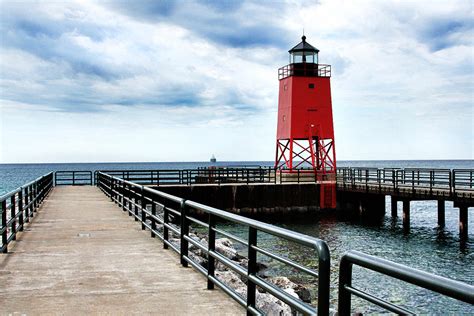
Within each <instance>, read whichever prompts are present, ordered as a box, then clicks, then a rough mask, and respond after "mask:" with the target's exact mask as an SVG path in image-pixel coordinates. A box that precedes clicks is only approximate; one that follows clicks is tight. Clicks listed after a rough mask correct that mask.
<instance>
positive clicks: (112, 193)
mask: <svg viewBox="0 0 474 316" xmlns="http://www.w3.org/2000/svg"><path fill="white" fill-rule="evenodd" d="M110 200H111V201H112V202H113V201H114V178H112V177H110Z"/></svg>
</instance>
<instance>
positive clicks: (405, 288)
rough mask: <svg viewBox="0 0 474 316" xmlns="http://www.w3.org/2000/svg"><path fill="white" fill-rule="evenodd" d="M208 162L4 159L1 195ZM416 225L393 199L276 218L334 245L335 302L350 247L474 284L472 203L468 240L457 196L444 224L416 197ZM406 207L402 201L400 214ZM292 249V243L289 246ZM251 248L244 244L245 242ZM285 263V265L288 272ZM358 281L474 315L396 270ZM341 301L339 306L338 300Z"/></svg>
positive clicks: (277, 246) (435, 308) (408, 303)
mask: <svg viewBox="0 0 474 316" xmlns="http://www.w3.org/2000/svg"><path fill="white" fill-rule="evenodd" d="M208 165H209V163H208V162H182V163H168V162H166V163H165V162H163V163H83V164H82V163H80V164H66V163H65V164H0V194H4V193H6V192H8V191H10V190H13V189H15V188H17V187H19V186H21V185H22V184H24V183H26V182H28V181H31V180H34V179H35V178H37V177H39V176H41V175H43V174H45V173H47V172H49V171H55V170H91V171H94V170H104V169H108V170H110V169H184V168H197V167H198V166H208ZM218 165H225V166H227V165H233V166H244V165H245V166H250V165H262V166H271V165H272V162H265V161H263V162H262V161H256V162H220V163H218ZM338 165H339V166H341V167H346V166H351V167H398V168H406V167H414V168H449V169H455V168H468V169H474V161H473V160H454V161H447V160H444V161H340V162H339V163H338ZM411 209H412V212H411V230H410V233H409V234H404V233H403V228H402V222H401V216H399V217H398V218H397V219H392V218H391V217H390V199H388V198H387V203H386V214H387V215H386V216H385V217H384V218H383V219H382V220H381V221H379V222H376V223H374V222H370V223H369V222H365V221H362V220H355V221H354V220H351V221H349V220H343V219H341V217H340V216H338V215H320V216H314V217H313V218H305V219H304V220H301V219H299V220H296V219H295V220H293V221H288V220H286V221H285V222H281V221H277V220H275V221H272V220H271V219H267V221H268V222H270V223H272V224H275V225H278V226H281V227H285V228H288V229H291V230H295V231H298V232H301V233H304V234H307V235H311V236H315V237H317V238H321V239H323V240H325V241H326V242H327V243H328V245H329V248H330V251H331V260H332V263H331V265H332V275H331V282H332V287H333V288H332V293H331V301H332V303H333V304H335V302H336V300H337V290H336V286H337V271H338V262H339V259H340V258H341V256H342V255H343V254H344V253H345V252H346V251H348V250H359V251H363V252H365V253H368V254H371V255H376V256H379V257H382V258H385V259H388V260H393V261H396V262H398V263H402V264H406V265H408V266H410V267H414V268H419V269H422V270H425V271H428V272H432V273H435V274H438V275H441V276H445V277H449V278H453V279H457V280H461V281H464V282H467V283H469V284H472V285H474V251H473V250H474V213H473V212H472V208H471V209H469V228H470V231H469V238H468V241H467V242H460V240H459V236H458V218H459V210H458V209H457V208H454V207H453V205H452V203H451V202H447V203H446V227H445V228H444V229H438V228H437V219H436V218H437V215H436V202H434V201H419V202H412V204H411ZM400 213H401V210H400V207H399V214H400ZM219 225H220V226H221V228H223V229H225V230H227V231H230V232H233V233H235V234H237V235H239V236H241V237H243V238H245V237H246V231H245V230H244V229H243V228H241V227H238V226H235V225H230V224H226V223H220V224H219ZM259 244H261V245H263V246H264V247H266V248H270V249H272V250H273V251H275V252H279V253H281V254H284V255H286V256H289V257H291V258H293V259H295V260H297V261H299V262H302V263H306V264H312V263H315V262H316V259H315V258H314V254H313V253H310V252H309V251H307V250H306V249H301V248H300V247H298V246H297V245H290V244H288V243H286V242H282V241H281V240H276V239H275V238H273V237H271V236H267V235H259ZM289 249H290V250H289ZM242 251H243V249H242ZM259 260H262V261H264V262H266V263H267V264H268V265H269V269H268V270H267V272H266V273H268V274H270V275H278V274H281V273H282V272H284V273H285V274H289V275H291V276H292V278H293V279H295V280H297V281H299V282H302V283H305V284H307V285H309V286H311V284H314V283H315V282H316V281H315V280H311V279H308V278H306V277H303V276H300V275H298V274H297V273H296V272H295V271H287V270H285V268H283V267H281V266H280V265H279V264H278V263H275V262H272V261H269V260H268V259H266V258H264V257H262V258H260V257H259ZM283 270H284V271H283ZM354 273H355V281H354V282H353V284H354V285H355V286H356V287H359V288H363V289H366V290H367V291H369V292H371V293H373V294H377V295H380V296H383V297H384V298H388V299H390V300H391V301H392V302H394V303H397V304H401V305H403V306H405V307H407V308H409V309H414V310H415V311H417V312H418V313H429V314H474V308H473V306H471V305H468V304H464V303H459V302H457V301H455V300H452V299H448V298H443V297H441V296H439V295H436V294H434V293H431V292H429V291H426V290H423V289H418V288H416V287H413V286H409V285H405V284H403V283H401V282H398V281H396V280H393V279H391V278H389V277H384V276H381V275H379V274H377V273H371V272H367V271H364V270H362V269H359V268H354ZM333 306H335V305H333ZM353 307H354V309H356V310H357V311H359V312H363V313H379V312H381V311H380V310H379V309H378V308H377V307H375V306H372V305H370V304H368V303H365V302H362V301H360V300H358V299H353Z"/></svg>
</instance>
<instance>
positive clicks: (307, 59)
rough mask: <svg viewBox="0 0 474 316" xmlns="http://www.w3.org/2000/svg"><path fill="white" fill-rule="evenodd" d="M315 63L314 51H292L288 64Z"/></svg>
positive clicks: (315, 54) (316, 58) (316, 56)
mask: <svg viewBox="0 0 474 316" xmlns="http://www.w3.org/2000/svg"><path fill="white" fill-rule="evenodd" d="M300 63H308V64H317V63H318V54H317V53H314V52H305V51H300V52H292V53H290V64H300Z"/></svg>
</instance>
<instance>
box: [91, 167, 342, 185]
mask: <svg viewBox="0 0 474 316" xmlns="http://www.w3.org/2000/svg"><path fill="white" fill-rule="evenodd" d="M99 172H103V173H106V174H109V175H112V176H116V177H119V178H122V179H124V180H129V181H133V182H135V183H137V184H143V185H156V186H160V185H194V184H217V185H220V184H238V183H241V184H253V183H274V184H277V183H278V184H282V183H315V182H316V181H317V180H318V181H319V180H321V179H322V177H321V175H320V174H316V173H315V172H314V171H313V170H312V169H297V170H294V171H292V172H291V173H290V172H286V171H285V170H275V169H274V168H273V167H258V168H198V169H183V170H98V171H95V173H94V178H95V179H96V181H97V174H98V173H99ZM330 178H331V177H330ZM332 179H333V180H334V178H333V177H332Z"/></svg>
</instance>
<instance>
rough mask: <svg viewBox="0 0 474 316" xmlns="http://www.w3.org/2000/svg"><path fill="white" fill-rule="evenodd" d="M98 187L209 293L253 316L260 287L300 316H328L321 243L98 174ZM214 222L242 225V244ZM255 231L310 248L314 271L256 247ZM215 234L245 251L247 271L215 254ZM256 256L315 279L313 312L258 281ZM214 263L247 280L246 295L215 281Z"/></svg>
mask: <svg viewBox="0 0 474 316" xmlns="http://www.w3.org/2000/svg"><path fill="white" fill-rule="evenodd" d="M97 186H98V187H99V188H100V189H101V190H102V191H103V192H104V193H105V194H106V195H107V196H109V197H110V198H111V200H113V201H115V202H116V203H117V204H118V205H119V206H121V207H122V209H123V210H124V211H126V212H128V214H129V215H130V216H133V217H135V220H136V221H140V222H141V225H142V229H143V230H145V229H149V230H150V231H151V236H152V237H156V236H158V237H159V238H160V239H161V240H162V241H163V246H164V248H168V247H169V248H171V249H173V250H174V251H176V252H177V253H178V254H179V255H180V258H181V264H182V265H183V266H187V265H188V264H189V265H191V266H192V267H194V268H195V269H196V270H197V271H199V272H201V273H202V274H204V275H205V276H206V277H207V280H208V283H207V287H208V289H212V288H214V286H215V285H216V286H218V287H219V288H221V289H222V290H223V291H224V292H225V293H227V294H228V295H229V296H230V297H232V298H233V299H234V300H236V301H237V302H238V303H239V304H241V305H242V306H243V307H244V308H246V309H247V312H248V313H250V314H255V315H259V314H261V313H262V312H261V311H260V310H259V309H258V307H257V304H256V288H257V287H259V288H261V289H263V290H264V291H265V292H267V293H269V294H271V295H273V296H274V297H276V298H277V299H279V300H281V301H282V302H284V303H286V304H288V305H289V306H290V307H291V308H292V309H294V310H296V311H299V312H301V313H304V314H316V313H318V314H320V315H328V313H329V276H330V254H329V249H328V247H327V245H326V243H325V242H324V241H322V240H320V239H317V238H314V237H310V236H306V235H303V234H299V233H296V232H294V231H290V230H287V229H283V228H279V227H276V226H273V225H270V224H266V223H263V222H260V221H256V220H253V219H249V218H246V217H243V216H239V215H235V214H232V213H229V212H226V211H223V210H219V209H216V208H212V207H209V206H206V205H203V204H199V203H196V202H193V201H189V200H184V199H181V198H179V197H176V196H173V195H169V194H166V193H163V192H160V191H157V190H154V189H152V188H148V187H144V186H142V185H139V184H136V183H134V182H131V181H128V180H124V179H121V178H118V177H115V176H111V175H109V174H106V173H103V172H98V173H97ZM196 213H201V214H204V216H206V217H207V221H206V222H204V221H202V220H200V219H198V217H197V216H195V214H196ZM178 219H179V225H178V224H176V225H175V224H172V221H173V220H174V221H175V222H177V220H178ZM218 220H219V221H222V220H224V221H227V222H232V223H234V224H238V225H242V226H244V227H246V228H247V230H248V235H247V239H246V240H245V239H243V238H240V237H238V236H235V235H233V234H231V233H229V232H226V231H224V230H222V229H220V228H218V227H217V225H216V222H217V221H218ZM191 224H192V225H198V226H199V227H201V228H204V229H205V230H206V231H207V240H208V244H207V245H205V244H203V243H202V242H200V241H197V240H195V239H193V238H191V236H190V227H191ZM259 233H265V234H270V235H272V236H274V237H277V238H281V239H284V240H286V241H290V242H294V243H296V244H298V245H299V246H303V247H306V248H308V250H309V254H311V255H314V256H315V258H317V261H318V266H317V271H315V270H314V268H312V267H307V266H304V265H302V264H300V263H297V262H295V261H293V260H291V259H289V258H287V257H285V256H282V255H279V254H276V253H273V252H271V251H270V250H268V249H264V248H263V246H262V245H260V244H258V243H257V237H258V235H259ZM171 235H175V236H179V244H176V243H173V242H172V239H171ZM216 235H221V236H225V237H227V238H229V239H231V240H232V241H234V242H237V243H240V244H242V245H243V246H245V247H246V248H247V259H248V265H247V267H245V266H241V265H239V264H237V263H236V262H234V261H232V260H230V259H229V258H227V257H225V256H224V255H222V254H221V253H219V252H218V251H216V245H215V242H216ZM190 246H194V247H196V248H197V249H199V250H200V251H201V252H203V253H204V254H205V256H207V258H208V264H207V267H205V266H203V265H200V264H199V263H198V262H196V261H195V260H193V258H192V255H191V254H190V250H189V247H190ZM257 254H260V255H264V256H267V257H269V258H271V259H273V260H276V261H279V262H280V263H282V264H284V265H286V266H288V267H291V268H293V269H296V270H298V271H300V272H302V273H306V274H308V275H310V276H312V277H316V278H317V279H318V281H317V284H318V303H317V309H316V308H315V307H313V306H311V305H310V304H307V303H305V302H303V301H302V300H299V299H297V298H295V297H293V296H292V295H290V294H288V293H287V292H285V291H284V290H282V289H281V288H279V287H277V286H275V285H273V284H271V283H269V282H267V281H266V280H265V279H263V278H261V277H260V276H259V275H258V274H257ZM218 262H220V263H221V264H223V265H225V266H226V267H227V268H228V269H230V270H231V271H232V272H234V273H236V274H237V275H239V276H241V277H243V278H245V279H246V280H247V295H246V297H243V296H241V295H240V294H238V293H237V292H236V291H235V290H234V289H233V288H232V287H230V286H228V285H227V284H226V283H224V282H223V281H222V280H220V279H219V278H218V276H217V275H216V273H215V265H216V264H217V263H218Z"/></svg>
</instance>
